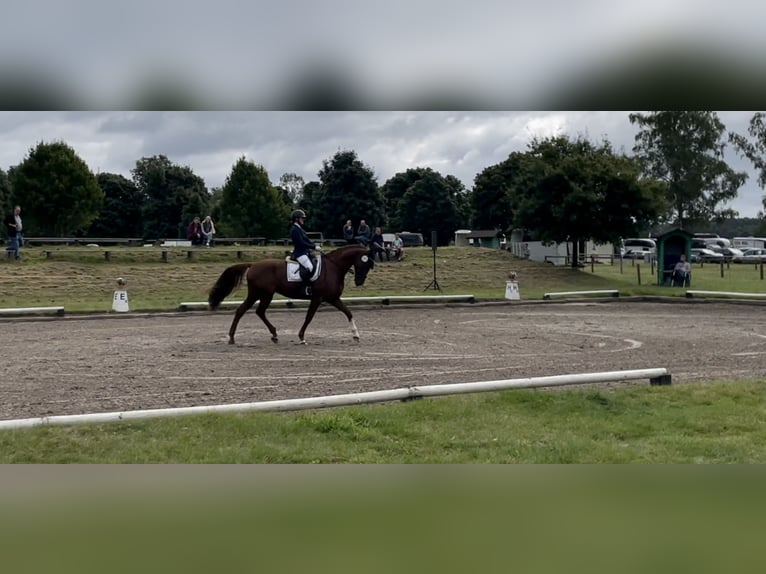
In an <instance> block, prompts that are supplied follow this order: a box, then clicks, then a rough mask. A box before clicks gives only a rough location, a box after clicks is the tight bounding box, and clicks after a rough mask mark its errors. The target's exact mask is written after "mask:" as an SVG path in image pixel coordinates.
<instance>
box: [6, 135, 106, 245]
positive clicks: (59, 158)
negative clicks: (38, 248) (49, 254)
mask: <svg viewBox="0 0 766 574" xmlns="http://www.w3.org/2000/svg"><path fill="white" fill-rule="evenodd" d="M10 177H11V187H12V188H13V190H14V196H13V201H14V203H18V204H19V205H21V206H22V209H23V213H24V228H25V230H27V232H28V233H29V234H30V235H32V234H33V233H34V234H36V235H51V236H57V237H63V236H65V235H71V234H73V233H76V232H79V231H82V230H84V229H87V228H88V226H89V225H90V224H91V222H92V221H93V220H94V219H95V218H96V217H97V216H98V213H99V210H100V209H101V205H102V203H103V199H104V196H103V193H102V191H101V189H100V188H99V186H98V182H97V180H96V176H95V175H93V173H92V172H91V171H90V169H89V168H88V166H87V164H86V163H85V162H84V161H83V160H82V159H81V158H80V157H79V156H78V155H77V154H76V153H75V151H74V149H72V148H71V147H70V146H68V145H67V144H66V143H64V142H54V143H44V142H41V143H39V144H38V145H37V146H36V147H35V148H32V149H31V150H30V151H29V155H28V156H27V157H26V158H25V159H24V161H23V162H22V163H21V164H19V165H18V166H16V167H15V168H13V169H12V170H11V172H10Z"/></svg>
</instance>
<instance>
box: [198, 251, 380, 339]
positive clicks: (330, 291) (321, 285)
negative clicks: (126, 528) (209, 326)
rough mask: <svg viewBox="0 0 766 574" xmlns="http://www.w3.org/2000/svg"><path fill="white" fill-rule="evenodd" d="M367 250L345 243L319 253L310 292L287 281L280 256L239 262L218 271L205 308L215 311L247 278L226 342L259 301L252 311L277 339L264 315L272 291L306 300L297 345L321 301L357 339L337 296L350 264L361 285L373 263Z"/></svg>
mask: <svg viewBox="0 0 766 574" xmlns="http://www.w3.org/2000/svg"><path fill="white" fill-rule="evenodd" d="M369 253H370V250H369V248H367V247H360V246H358V245H348V246H346V247H341V248H339V249H336V250H334V251H331V252H329V253H327V254H326V255H323V256H322V260H321V266H322V268H321V273H320V275H319V277H318V278H317V280H316V281H315V282H314V283H312V284H311V288H310V295H308V294H307V292H306V285H305V283H303V282H300V281H298V282H296V281H288V278H287V261H285V260H284V259H264V260H261V261H258V262H256V263H239V264H237V265H232V266H231V267H228V268H227V269H225V270H224V272H223V273H221V276H220V277H219V278H218V280H217V281H216V282H215V284H214V285H213V287H211V289H210V291H208V307H209V308H210V309H211V310H216V309H217V308H218V307H219V306H220V304H221V301H223V300H224V299H225V298H226V297H227V296H228V295H229V294H230V293H231V292H232V291H233V290H234V289H235V288H236V287H238V286H239V285H241V284H242V282H243V281H244V280H245V278H246V279H247V298H246V299H245V300H244V301H243V302H242V304H241V305H240V306H239V307H238V308H237V311H236V313H235V315H234V320H233V321H232V323H231V327H230V328H229V344H230V345H233V344H234V333H235V332H236V331H237V323H239V320H240V319H241V318H242V315H244V314H245V313H246V312H247V310H248V309H250V307H252V306H253V305H254V304H255V302H256V301H259V303H258V307H257V308H256V310H255V313H256V315H258V316H259V317H260V318H261V321H263V322H264V324H265V325H266V327H267V328H268V329H269V332H270V333H271V340H272V341H273V342H274V343H278V342H279V337H278V336H277V330H276V328H275V327H274V325H272V324H271V322H270V321H269V320H268V319H267V318H266V309H268V307H269V305H270V304H271V300H272V299H273V298H274V294H275V293H279V294H280V295H283V296H284V297H288V298H290V299H310V301H311V303H310V304H309V308H308V311H307V312H306V318H305V320H304V321H303V326H302V327H301V330H300V331H299V332H298V338H299V339H300V342H301V344H303V345H305V344H306V339H305V338H304V335H305V334H306V328H307V327H308V326H309V323H311V320H312V319H313V318H314V314H315V313H316V311H317V309H318V308H319V305H320V304H321V303H323V302H325V303H329V304H330V305H332V306H334V307H335V308H336V309H339V310H340V311H342V312H343V314H344V315H346V318H347V319H348V321H349V323H351V330H352V333H353V335H354V340H355V341H359V331H358V330H357V328H356V323H355V322H354V318H353V315H352V314H351V311H349V309H348V307H347V306H346V304H345V303H343V301H341V299H340V296H341V294H342V293H343V287H344V283H345V277H346V274H347V273H348V272H349V270H350V269H351V267H353V268H354V283H355V284H356V286H357V287H361V286H362V285H364V281H365V279H366V278H367V274H368V273H369V271H370V269H372V268H373V267H374V266H375V262H374V261H373V260H372V257H370V256H369Z"/></svg>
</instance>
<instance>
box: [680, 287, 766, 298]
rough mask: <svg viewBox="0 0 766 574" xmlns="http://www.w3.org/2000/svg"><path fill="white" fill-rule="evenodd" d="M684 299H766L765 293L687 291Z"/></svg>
mask: <svg viewBox="0 0 766 574" xmlns="http://www.w3.org/2000/svg"><path fill="white" fill-rule="evenodd" d="M686 297H687V298H689V299H691V298H693V297H739V298H741V299H766V293H736V292H733V291H699V290H697V289H688V290H687V291H686Z"/></svg>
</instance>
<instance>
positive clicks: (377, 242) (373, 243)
mask: <svg viewBox="0 0 766 574" xmlns="http://www.w3.org/2000/svg"><path fill="white" fill-rule="evenodd" d="M370 253H371V255H372V259H373V260H375V255H376V254H377V255H378V257H379V258H380V261H381V263H382V262H383V254H384V253H385V254H386V261H391V252H390V251H389V249H388V247H386V243H385V242H384V241H383V233H382V231H381V229H380V227H376V228H375V233H374V234H373V235H372V238H371V239H370Z"/></svg>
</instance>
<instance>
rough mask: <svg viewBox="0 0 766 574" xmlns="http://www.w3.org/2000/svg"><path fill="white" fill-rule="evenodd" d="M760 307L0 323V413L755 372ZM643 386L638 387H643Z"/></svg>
mask: <svg viewBox="0 0 766 574" xmlns="http://www.w3.org/2000/svg"><path fill="white" fill-rule="evenodd" d="M763 312H764V308H763V307H759V306H747V305H729V304H704V305H668V304H661V303H610V304H598V303H582V304H571V303H570V304H556V303H551V304H545V305H530V306H509V305H501V306H483V305H467V306H462V307H449V308H446V307H426V308H382V309H354V314H355V319H356V322H357V325H358V327H359V330H360V332H361V336H362V340H361V342H360V343H358V344H356V343H354V342H353V341H352V337H351V329H350V328H349V326H348V324H347V323H346V320H345V318H344V317H343V315H342V314H341V313H339V312H338V311H335V310H334V309H327V310H325V309H323V310H322V311H321V312H320V313H318V314H317V316H316V318H315V320H314V322H313V323H312V324H311V326H310V327H309V330H308V332H307V339H308V341H309V345H307V346H301V345H297V344H295V343H294V342H295V341H296V340H297V336H296V333H297V331H298V329H299V328H300V325H301V323H302V321H303V311H302V310H289V311H288V310H274V311H272V312H270V317H271V319H272V322H273V323H274V324H275V325H276V327H277V329H278V330H279V332H280V343H279V344H278V345H274V344H272V343H271V342H270V341H269V337H268V332H267V331H266V328H265V327H264V326H263V324H262V323H261V322H260V320H259V319H258V317H257V316H256V315H255V314H254V313H252V312H251V313H248V314H247V315H246V316H245V317H244V318H243V320H242V321H241V322H240V325H239V331H238V333H237V344H236V345H234V346H231V345H228V344H227V342H226V341H227V336H226V334H227V331H228V329H229V325H230V323H231V319H232V316H233V313H232V312H229V311H224V312H220V313H216V314H193V315H183V314H181V315H171V316H126V317H110V318H105V319H94V318H64V319H52V320H23V321H18V320H17V321H3V322H2V327H3V331H4V333H7V334H6V336H5V337H4V338H3V339H4V345H3V347H4V349H3V357H4V359H3V361H4V368H3V375H2V377H0V420H3V419H14V418H24V417H39V416H47V415H62V414H79V413H90V412H106V411H124V410H134V409H148V408H165V407H182V406H193V405H206V404H225V403H238V402H252V401H261V400H272V399H283V398H296V397H309V396H320V395H330V394H340V393H350V392H359V391H369V390H377V389H390V388H398V387H404V386H407V385H428V384H437V383H459V382H472V381H482V380H493V379H507V378H518V377H529V376H543V375H558V374H568V373H585V372H596V371H610V370H623V369H643V368H653V367H667V368H668V369H670V371H671V373H672V375H673V382H674V383H688V382H694V381H700V380H710V379H732V380H734V379H759V378H763V377H764V373H766V345H765V343H766V322H764V321H763V320H762V318H761V317H760V315H761V314H762V313H763ZM642 384H646V382H643V383H642Z"/></svg>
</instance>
